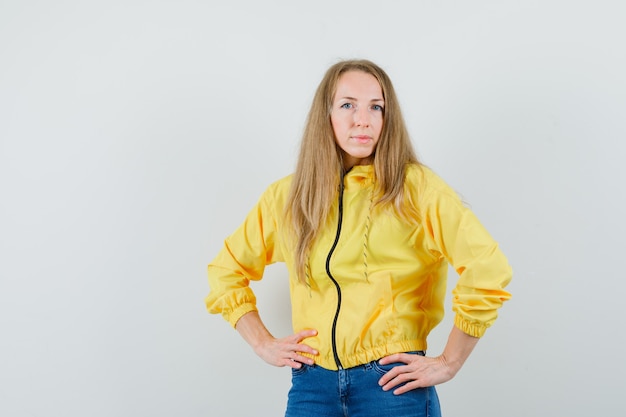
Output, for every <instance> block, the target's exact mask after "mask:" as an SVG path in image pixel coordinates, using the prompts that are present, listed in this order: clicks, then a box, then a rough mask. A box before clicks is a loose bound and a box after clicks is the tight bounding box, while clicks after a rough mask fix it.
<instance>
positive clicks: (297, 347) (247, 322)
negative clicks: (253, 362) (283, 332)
mask: <svg viewBox="0 0 626 417" xmlns="http://www.w3.org/2000/svg"><path fill="white" fill-rule="evenodd" d="M235 327H236V329H237V331H238V332H239V334H241V336H242V337H243V338H244V340H245V341H246V342H248V344H249V345H250V346H252V348H253V349H254V352H255V353H256V354H257V355H259V357H261V359H263V360H264V361H265V362H267V363H269V364H270V365H274V366H290V367H292V368H295V369H300V367H301V366H302V364H303V363H304V364H307V365H313V364H314V363H315V361H314V360H313V359H312V358H309V357H306V356H302V355H301V353H308V354H311V355H318V354H319V352H318V351H317V350H315V349H313V348H312V347H311V346H309V345H307V344H304V343H302V341H303V340H304V339H306V338H309V337H314V336H317V330H315V329H306V330H302V331H300V332H298V333H296V334H292V335H291V336H287V337H283V338H282V339H277V338H275V337H274V336H272V334H271V333H270V332H269V331H268V330H267V329H266V328H265V325H264V324H263V322H262V321H261V317H259V313H258V312H256V311H251V312H249V313H246V314H244V315H243V316H242V317H241V318H240V319H239V320H238V321H237V325H236V326H235Z"/></svg>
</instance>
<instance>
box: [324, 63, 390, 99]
mask: <svg viewBox="0 0 626 417" xmlns="http://www.w3.org/2000/svg"><path fill="white" fill-rule="evenodd" d="M342 97H352V98H358V99H367V100H382V99H383V92H382V88H381V86H380V84H379V83H378V80H377V79H376V77H374V76H373V75H372V74H368V73H366V72H363V71H356V70H352V71H347V72H344V73H343V74H341V76H340V77H339V79H338V80H337V86H336V87H335V99H338V98H342Z"/></svg>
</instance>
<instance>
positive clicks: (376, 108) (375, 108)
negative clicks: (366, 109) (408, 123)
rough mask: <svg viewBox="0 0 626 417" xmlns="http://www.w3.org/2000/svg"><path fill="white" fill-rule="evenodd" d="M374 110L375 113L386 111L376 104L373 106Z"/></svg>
mask: <svg viewBox="0 0 626 417" xmlns="http://www.w3.org/2000/svg"><path fill="white" fill-rule="evenodd" d="M372 110H375V111H383V110H384V107H383V106H381V105H380V104H374V105H372Z"/></svg>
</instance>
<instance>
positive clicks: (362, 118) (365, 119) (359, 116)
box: [354, 106, 370, 126]
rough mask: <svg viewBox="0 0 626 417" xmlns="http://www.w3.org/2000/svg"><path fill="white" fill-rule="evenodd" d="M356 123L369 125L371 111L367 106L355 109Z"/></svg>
mask: <svg viewBox="0 0 626 417" xmlns="http://www.w3.org/2000/svg"><path fill="white" fill-rule="evenodd" d="M354 124H356V125H357V126H369V124H370V113H369V110H368V108H367V107H363V106H359V107H357V108H356V109H355V110H354Z"/></svg>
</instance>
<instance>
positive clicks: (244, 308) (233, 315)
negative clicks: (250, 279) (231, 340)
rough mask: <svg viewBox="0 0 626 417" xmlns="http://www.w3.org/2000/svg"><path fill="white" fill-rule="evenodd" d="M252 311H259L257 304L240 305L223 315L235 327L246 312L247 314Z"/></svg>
mask: <svg viewBox="0 0 626 417" xmlns="http://www.w3.org/2000/svg"><path fill="white" fill-rule="evenodd" d="M251 311H258V310H257V308H256V305H254V304H251V303H247V304H242V305H240V306H239V307H237V308H235V309H234V310H231V311H229V312H228V313H224V314H223V316H224V318H225V319H226V320H227V321H228V322H229V323H230V325H231V326H233V328H235V326H237V322H238V321H239V319H240V318H241V317H243V315H244V314H247V313H249V312H251Z"/></svg>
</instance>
